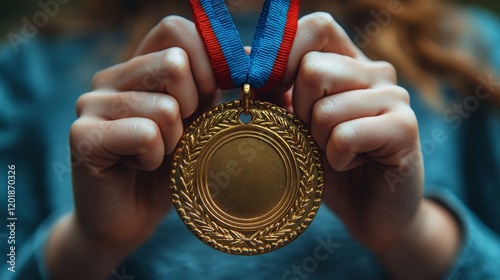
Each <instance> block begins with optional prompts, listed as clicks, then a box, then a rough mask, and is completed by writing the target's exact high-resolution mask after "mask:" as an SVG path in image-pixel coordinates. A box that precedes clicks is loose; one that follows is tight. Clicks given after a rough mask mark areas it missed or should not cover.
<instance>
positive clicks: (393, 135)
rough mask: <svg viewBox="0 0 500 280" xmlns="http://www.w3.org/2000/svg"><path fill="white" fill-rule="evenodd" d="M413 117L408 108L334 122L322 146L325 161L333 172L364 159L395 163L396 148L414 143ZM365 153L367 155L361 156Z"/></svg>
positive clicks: (398, 159) (398, 149)
mask: <svg viewBox="0 0 500 280" xmlns="http://www.w3.org/2000/svg"><path fill="white" fill-rule="evenodd" d="M416 126H417V124H416V120H415V117H414V115H413V114H412V111H411V110H410V109H407V110H400V111H399V112H397V113H392V114H384V115H382V116H376V117H366V118H360V119H354V120H350V121H347V122H343V123H341V124H339V125H337V126H336V127H335V128H334V129H333V131H332V133H331V135H330V138H329V140H328V143H327V146H326V156H327V160H328V162H329V163H330V165H331V166H332V168H334V169H335V170H337V171H346V170H349V169H351V168H354V167H357V166H359V165H361V164H363V163H365V162H366V159H367V158H370V159H371V160H375V161H377V162H378V163H381V164H384V165H387V166H396V165H397V164H399V161H400V159H401V158H400V155H399V154H398V152H399V151H402V150H405V149H406V148H408V147H414V146H415V145H418V144H416V142H418V132H417V128H416ZM364 154H366V156H368V157H367V158H363V157H365V155H364Z"/></svg>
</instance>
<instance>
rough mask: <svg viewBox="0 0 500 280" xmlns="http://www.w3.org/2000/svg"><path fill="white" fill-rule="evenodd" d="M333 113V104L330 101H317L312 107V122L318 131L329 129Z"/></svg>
mask: <svg viewBox="0 0 500 280" xmlns="http://www.w3.org/2000/svg"><path fill="white" fill-rule="evenodd" d="M334 111H335V108H334V104H332V103H331V102H330V101H327V100H325V99H324V98H323V99H320V100H318V101H317V102H316V103H315V104H314V106H313V116H312V117H313V120H314V123H315V126H316V127H318V128H319V129H320V130H324V129H325V128H327V127H331V125H332V123H333V122H334V120H333V119H332V112H334Z"/></svg>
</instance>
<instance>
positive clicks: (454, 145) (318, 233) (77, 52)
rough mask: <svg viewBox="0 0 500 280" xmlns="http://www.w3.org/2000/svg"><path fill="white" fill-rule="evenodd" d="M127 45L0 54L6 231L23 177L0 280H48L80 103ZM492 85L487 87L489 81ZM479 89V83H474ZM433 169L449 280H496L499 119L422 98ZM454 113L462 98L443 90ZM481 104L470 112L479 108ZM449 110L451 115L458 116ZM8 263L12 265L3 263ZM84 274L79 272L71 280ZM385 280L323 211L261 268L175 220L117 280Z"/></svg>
mask: <svg viewBox="0 0 500 280" xmlns="http://www.w3.org/2000/svg"><path fill="white" fill-rule="evenodd" d="M470 15H471V19H472V21H473V22H474V23H475V24H476V26H477V30H478V31H480V32H479V33H478V34H476V35H475V36H477V42H475V43H477V44H478V45H480V46H483V47H484V48H483V49H482V50H483V51H482V52H481V53H482V55H483V56H484V57H485V59H486V61H487V62H489V63H491V64H492V65H493V66H494V67H495V69H497V70H498V71H499V72H500V48H498V45H499V44H500V22H499V21H498V20H497V19H496V18H494V17H492V16H491V15H489V14H485V13H484V12H480V11H472V12H470ZM125 41H126V40H125V38H124V37H123V36H121V35H113V36H109V35H95V34H89V35H88V36H80V37H76V38H62V39H58V38H47V37H43V36H38V37H35V38H33V39H31V40H30V42H29V43H28V44H25V45H23V46H21V47H20V51H19V52H18V53H15V52H14V50H13V49H12V48H11V46H10V45H9V44H8V42H7V43H4V44H3V45H2V46H1V47H0V155H1V156H0V171H1V172H0V174H4V175H3V176H4V178H3V179H2V178H0V180H4V181H3V182H4V183H3V185H4V187H3V188H2V191H0V220H1V221H4V222H3V223H7V218H8V213H7V189H6V187H5V179H6V177H7V175H6V174H7V166H8V165H15V166H16V185H15V186H16V206H17V208H16V217H17V221H16V239H15V240H16V244H15V246H16V250H15V257H16V259H15V261H16V266H15V271H16V272H15V273H13V272H11V271H9V270H8V268H9V267H10V265H9V264H8V263H6V262H5V261H6V260H7V258H8V257H7V256H6V255H7V254H9V252H10V250H9V249H10V246H11V245H10V244H8V240H9V239H8V237H9V234H10V231H9V230H8V229H7V228H6V227H4V226H2V227H1V229H0V256H1V257H0V261H1V265H0V279H44V278H46V277H47V275H46V267H45V264H44V256H43V250H44V246H45V244H46V240H47V236H48V234H49V233H50V229H51V228H52V226H53V225H54V223H55V222H56V221H57V219H58V218H60V217H61V216H62V215H64V213H67V212H68V211H71V209H72V208H73V203H72V193H71V173H70V172H71V169H70V162H69V143H68V134H69V128H70V125H71V123H72V122H73V121H74V120H75V118H76V116H75V113H74V107H75V102H76V99H77V98H78V97H79V96H80V95H81V94H82V93H84V92H87V91H89V90H90V88H89V84H90V80H91V77H92V75H93V74H94V73H95V72H97V71H98V70H100V69H103V68H105V67H108V66H110V65H112V64H113V62H114V61H113V60H114V58H115V55H116V50H117V49H119V48H120V46H121V45H122V44H123V43H124V42H125ZM485 78H488V77H485ZM478 85H479V83H478ZM407 88H408V90H409V91H410V93H411V97H412V101H411V105H412V108H413V109H414V111H415V113H416V115H417V118H418V121H419V132H420V137H421V144H422V149H423V155H424V162H425V176H426V178H425V184H426V195H427V196H428V197H430V198H432V199H434V200H436V201H438V202H439V203H441V204H442V205H443V206H445V207H447V208H448V209H449V210H450V211H451V212H452V213H453V214H455V215H456V217H457V218H458V220H459V221H460V223H461V226H462V229H463V241H462V246H461V249H460V252H459V254H458V256H457V258H456V260H455V262H454V265H453V267H452V268H451V269H450V271H449V272H448V273H447V275H446V278H447V279H500V218H499V217H500V203H499V202H500V111H499V110H498V109H494V108H492V107H491V106H490V105H488V104H487V102H484V101H481V102H479V105H478V106H477V108H475V107H474V110H469V111H467V113H469V115H468V116H467V117H463V116H461V117H459V118H458V119H457V115H456V114H449V115H446V114H445V113H446V112H438V111H435V110H432V109H430V108H429V107H428V106H427V105H426V104H425V102H424V101H423V100H422V99H421V98H420V96H419V95H418V94H415V93H414V90H412V89H411V88H409V87H407ZM443 92H444V93H445V95H446V96H449V97H450V102H451V103H450V104H455V103H456V104H459V105H462V106H468V107H467V108H469V109H470V108H472V107H471V106H470V104H464V101H465V100H466V99H465V97H464V96H460V95H458V94H456V93H455V92H453V90H451V89H449V88H446V87H445V86H444V87H443ZM471 104H473V103H471ZM450 108H451V107H450ZM4 260H5V261H4ZM75 273H76V274H77V273H78V272H77V271H75ZM131 276H135V279H200V278H203V279H290V280H292V279H293V280H298V279H387V278H388V276H387V275H386V274H385V273H384V271H383V268H382V266H381V265H380V264H379V263H378V262H377V259H376V258H375V256H373V254H372V253H371V252H369V251H368V250H366V249H364V248H363V247H362V246H361V245H360V244H358V243H357V242H356V241H355V240H353V238H352V237H351V236H350V235H349V233H348V232H347V230H346V228H345V227H344V226H343V225H342V223H341V221H340V220H339V219H338V217H337V216H336V215H335V214H334V213H333V212H331V211H330V210H329V209H328V208H327V207H326V206H322V207H321V209H320V212H319V213H318V215H317V217H316V219H315V220H314V222H313V223H312V224H311V226H310V228H309V229H308V230H306V232H305V233H304V234H303V235H302V236H300V237H299V238H298V239H297V240H296V241H294V242H293V243H291V244H290V245H288V246H286V247H284V248H282V249H280V250H277V251H274V252H271V253H268V254H265V255H259V256H252V257H241V256H233V255H228V254H225V253H221V252H218V251H216V250H213V249H211V248H210V247H208V246H206V245H205V244H203V243H202V242H200V241H199V240H198V239H196V237H194V236H193V235H192V234H191V233H190V232H189V231H188V229H187V228H186V227H185V226H184V224H183V223H182V221H181V220H180V219H179V217H178V216H177V214H176V213H175V211H170V212H169V214H167V216H166V217H165V218H164V220H163V221H162V222H161V224H160V225H159V227H158V229H157V230H156V232H155V234H154V235H153V237H152V238H151V239H150V240H149V241H147V242H146V243H145V244H144V245H143V246H141V247H140V248H139V249H138V250H137V251H136V252H135V253H133V254H132V255H130V256H129V257H128V258H127V259H126V260H125V261H124V263H123V264H121V266H120V267H118V268H117V269H116V270H115V271H113V272H112V279H132V278H131Z"/></svg>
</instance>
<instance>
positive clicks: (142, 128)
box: [130, 119, 161, 149]
mask: <svg viewBox="0 0 500 280" xmlns="http://www.w3.org/2000/svg"><path fill="white" fill-rule="evenodd" d="M130 134H131V135H134V136H135V137H137V139H139V142H140V143H142V146H143V148H144V149H149V148H150V147H153V146H155V143H156V141H157V140H158V138H159V137H160V135H161V133H160V131H159V128H158V126H157V125H156V123H155V122H153V121H152V120H148V119H140V120H135V121H134V122H133V123H132V124H131V126H130Z"/></svg>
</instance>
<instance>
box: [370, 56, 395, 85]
mask: <svg viewBox="0 0 500 280" xmlns="http://www.w3.org/2000/svg"><path fill="white" fill-rule="evenodd" d="M372 67H373V71H374V73H378V75H379V77H381V78H382V80H384V81H388V82H390V83H392V84H396V83H397V72H396V68H395V67H394V66H393V65H392V64H391V63H389V62H387V61H373V62H372Z"/></svg>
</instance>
